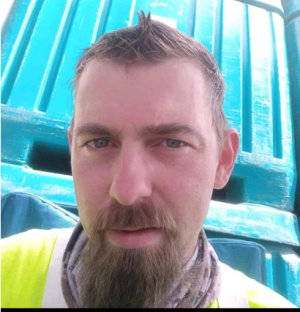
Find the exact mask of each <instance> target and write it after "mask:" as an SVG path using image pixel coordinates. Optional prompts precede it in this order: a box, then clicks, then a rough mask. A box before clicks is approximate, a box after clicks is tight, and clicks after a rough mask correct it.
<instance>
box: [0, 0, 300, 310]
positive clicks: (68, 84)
mask: <svg viewBox="0 0 300 312" xmlns="http://www.w3.org/2000/svg"><path fill="white" fill-rule="evenodd" d="M11 3H12V6H11V7H10V10H9V11H8V14H7V17H6V19H5V22H4V23H3V25H2V40H1V50H2V51H1V53H2V54H1V62H2V66H1V78H2V84H1V124H2V126H1V128H2V129H1V130H2V132H1V133H2V134H1V139H2V143H1V148H2V154H1V194H2V196H3V195H5V194H7V193H9V192H27V193H32V194H35V195H37V196H41V197H43V198H45V199H46V200H48V201H51V202H53V203H55V204H57V205H59V206H61V207H63V208H65V209H67V210H68V211H69V212H72V213H74V214H76V215H77V207H76V199H75V194H74V187H73V180H72V176H71V168H70V156H69V148H68V141H67V128H68V127H69V125H70V120H71V118H72V114H73V88H72V78H73V76H74V73H75V63H76V61H77V60H78V58H79V56H80V55H81V53H82V50H83V49H84V48H86V47H89V46H90V45H91V44H92V43H94V42H95V41H96V40H97V39H98V38H99V37H100V36H101V35H102V34H104V33H107V32H109V31H112V30H116V29H119V28H122V27H126V26H130V25H134V24H136V23H137V19H138V17H137V14H136V13H135V12H136V11H138V12H139V11H141V10H143V11H144V12H145V13H148V12H151V15H152V18H153V19H156V20H159V21H161V22H163V23H166V24H168V25H170V26H171V27H174V28H176V29H178V30H180V31H182V32H184V33H185V34H187V35H189V36H192V37H194V38H195V39H197V40H199V41H201V42H202V43H203V44H204V45H205V46H206V47H207V48H208V49H209V50H210V51H211V52H212V54H213V55H214V57H215V59H216V60H217V62H218V64H219V66H220V68H221V71H222V73H223V75H224V79H225V83H226V95H225V102H224V110H225V113H226V116H227V118H228V121H229V124H230V126H231V127H234V128H236V129H237V131H238V133H239V136H240V141H241V145H240V150H239V153H238V157H237V161H236V165H235V167H234V171H233V174H232V177H231V178H230V181H229V183H228V184H227V186H226V187H225V188H224V189H223V190H220V191H218V192H217V191H216V192H214V194H213V200H212V202H211V208H210V211H209V214H208V218H207V219H206V222H205V229H206V230H207V233H208V236H209V237H210V238H216V237H218V238H222V237H224V238H225V237H231V238H236V239H237V238H239V239H240V238H243V239H246V240H252V241H256V242H258V243H260V244H261V245H263V246H264V247H265V248H266V250H267V256H266V274H267V279H266V285H267V286H268V287H270V288H273V289H275V290H276V291H278V292H279V293H281V294H282V295H283V296H285V297H286V298H288V299H289V300H290V301H291V302H293V303H294V304H296V305H297V306H298V307H300V287H299V285H300V231H299V216H300V182H299V181H300V1H298V0H282V1H280V0H273V1H271V0H269V1H267V0H239V1H238V0H163V1H159V0H122V1H120V0H88V1H86V0H22V1H21V0H15V1H12V2H11ZM75 219H76V218H75ZM2 222H4V221H3V219H2ZM20 222H22V220H20ZM16 223H18V222H16ZM6 226H7V225H6Z"/></svg>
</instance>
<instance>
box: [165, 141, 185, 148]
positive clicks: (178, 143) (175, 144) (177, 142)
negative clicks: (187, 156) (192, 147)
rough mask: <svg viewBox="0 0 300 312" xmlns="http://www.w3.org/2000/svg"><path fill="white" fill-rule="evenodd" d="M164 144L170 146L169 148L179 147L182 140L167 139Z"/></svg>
mask: <svg viewBox="0 0 300 312" xmlns="http://www.w3.org/2000/svg"><path fill="white" fill-rule="evenodd" d="M166 145H167V147H170V148H179V147H182V145H183V142H182V141H179V140H174V139H167V140H166Z"/></svg>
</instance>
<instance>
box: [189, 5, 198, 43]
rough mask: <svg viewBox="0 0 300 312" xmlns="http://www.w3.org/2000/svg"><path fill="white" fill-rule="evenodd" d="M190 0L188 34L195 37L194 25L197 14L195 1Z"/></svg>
mask: <svg viewBox="0 0 300 312" xmlns="http://www.w3.org/2000/svg"><path fill="white" fill-rule="evenodd" d="M190 1H191V2H192V9H191V10H192V13H191V27H190V36H191V37H193V38H195V26H196V14H197V1H196V0H190Z"/></svg>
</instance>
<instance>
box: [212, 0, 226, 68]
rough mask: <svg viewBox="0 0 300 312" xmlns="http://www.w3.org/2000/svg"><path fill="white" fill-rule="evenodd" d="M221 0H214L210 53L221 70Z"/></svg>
mask: <svg viewBox="0 0 300 312" xmlns="http://www.w3.org/2000/svg"><path fill="white" fill-rule="evenodd" d="M222 37H223V0H216V6H215V17H214V27H213V47H212V54H213V56H214V58H215V59H216V61H217V63H218V65H219V67H220V69H221V70H222V41H223V40H222Z"/></svg>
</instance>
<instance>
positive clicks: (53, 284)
mask: <svg viewBox="0 0 300 312" xmlns="http://www.w3.org/2000/svg"><path fill="white" fill-rule="evenodd" d="M72 232H73V228H70V229H63V230H61V231H60V233H59V235H58V237H57V240H56V243H55V247H54V250H53V254H52V259H51V262H50V266H49V270H48V275H47V280H46V286H45V291H44V296H43V302H42V308H67V307H68V306H67V304H66V301H65V299H64V296H63V293H62V288H61V264H62V258H63V254H64V251H65V248H66V246H67V244H68V241H69V239H70V237H71V235H72ZM219 264H220V268H221V283H222V286H221V291H220V295H219V297H218V303H219V307H220V308H249V304H248V299H247V296H246V293H245V291H244V290H243V289H242V288H241V287H240V285H237V283H232V275H233V274H236V271H235V270H233V269H232V268H231V267H229V266H228V265H226V264H224V263H221V262H219Z"/></svg>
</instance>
